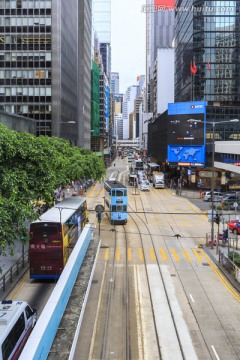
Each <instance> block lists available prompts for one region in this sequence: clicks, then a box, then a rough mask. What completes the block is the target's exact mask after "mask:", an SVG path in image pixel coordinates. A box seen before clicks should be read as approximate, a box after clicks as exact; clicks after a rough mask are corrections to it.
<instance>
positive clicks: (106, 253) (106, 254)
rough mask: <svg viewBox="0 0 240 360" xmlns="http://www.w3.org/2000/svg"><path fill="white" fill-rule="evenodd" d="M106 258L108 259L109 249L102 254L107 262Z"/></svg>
mask: <svg viewBox="0 0 240 360" xmlns="http://www.w3.org/2000/svg"><path fill="white" fill-rule="evenodd" d="M108 258H109V249H106V250H105V253H104V260H105V261H108Z"/></svg>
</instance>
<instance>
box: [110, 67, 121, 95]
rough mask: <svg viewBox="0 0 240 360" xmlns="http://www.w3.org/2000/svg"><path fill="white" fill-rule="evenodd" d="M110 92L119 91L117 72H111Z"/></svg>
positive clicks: (115, 92) (116, 92)
mask: <svg viewBox="0 0 240 360" xmlns="http://www.w3.org/2000/svg"><path fill="white" fill-rule="evenodd" d="M111 92H112V93H113V94H118V93H119V73H118V72H111Z"/></svg>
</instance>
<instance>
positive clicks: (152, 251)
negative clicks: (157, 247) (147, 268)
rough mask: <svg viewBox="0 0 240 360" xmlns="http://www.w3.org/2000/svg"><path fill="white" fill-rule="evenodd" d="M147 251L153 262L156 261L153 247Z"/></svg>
mask: <svg viewBox="0 0 240 360" xmlns="http://www.w3.org/2000/svg"><path fill="white" fill-rule="evenodd" d="M149 251H150V256H151V260H152V261H153V262H155V261H156V256H155V252H154V249H153V248H150V249H149Z"/></svg>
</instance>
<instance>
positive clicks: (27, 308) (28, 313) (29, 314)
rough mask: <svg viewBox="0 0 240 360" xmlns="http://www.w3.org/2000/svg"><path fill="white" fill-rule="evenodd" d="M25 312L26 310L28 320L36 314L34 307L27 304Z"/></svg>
mask: <svg viewBox="0 0 240 360" xmlns="http://www.w3.org/2000/svg"><path fill="white" fill-rule="evenodd" d="M25 312H26V317H27V320H28V319H30V317H31V316H33V314H34V313H33V311H32V309H31V308H30V306H26V308H25Z"/></svg>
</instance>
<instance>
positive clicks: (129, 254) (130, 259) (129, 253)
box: [128, 248, 132, 261]
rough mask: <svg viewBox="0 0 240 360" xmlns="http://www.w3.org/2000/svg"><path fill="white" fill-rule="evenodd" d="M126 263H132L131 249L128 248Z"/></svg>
mask: <svg viewBox="0 0 240 360" xmlns="http://www.w3.org/2000/svg"><path fill="white" fill-rule="evenodd" d="M128 261H132V249H130V248H128Z"/></svg>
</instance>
